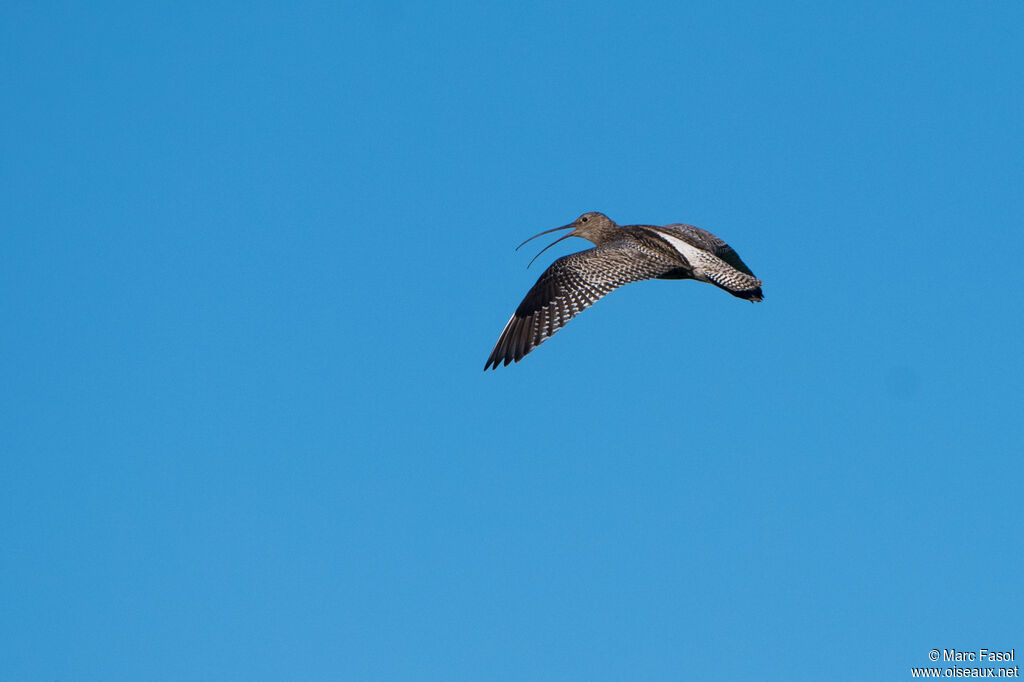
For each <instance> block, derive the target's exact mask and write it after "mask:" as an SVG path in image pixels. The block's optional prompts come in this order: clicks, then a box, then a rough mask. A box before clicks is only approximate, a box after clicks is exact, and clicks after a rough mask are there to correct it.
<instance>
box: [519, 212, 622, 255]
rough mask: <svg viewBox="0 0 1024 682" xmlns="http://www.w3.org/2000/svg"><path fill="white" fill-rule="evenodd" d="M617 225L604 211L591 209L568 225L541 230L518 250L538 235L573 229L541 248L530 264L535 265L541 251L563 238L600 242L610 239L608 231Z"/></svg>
mask: <svg viewBox="0 0 1024 682" xmlns="http://www.w3.org/2000/svg"><path fill="white" fill-rule="evenodd" d="M615 227H616V225H615V223H614V222H613V221H612V219H611V218H609V217H608V216H606V215H605V214H604V213H598V212H597V211H590V212H589V213H584V214H583V215H581V216H580V217H579V218H577V219H576V220H574V221H572V222H571V223H569V224H568V225H562V226H561V227H553V228H551V229H550V230H544V231H543V232H539V233H537V234H535V235H533V236H532V237H530V238H529V239H527V240H526V241H525V242H523V243H522V244H520V245H519V246H517V247H516V250H517V251H518V250H519V248H520V247H522V246H523V244H526V243H527V242H529V241H532V240H534V239H536V238H537V237H540V236H541V235H545V234H549V233H551V232H557V231H559V230H572V232H569V233H568V234H564V235H562V236H561V237H559V238H558V239H556V240H555V241H553V242H551V243H550V244H548V245H547V246H545V247H544V248H543V249H541V250H540V253H538V254H537V255H536V256H534V257H533V260H531V261H530V265H533V261H534V260H537V258H538V257H539V256H540V254H541V253H544V252H545V251H547V250H548V249H550V248H551V247H552V246H554V245H555V244H557V243H558V242H560V241H562V240H563V239H568V238H569V237H582V238H584V239H588V240H590V241H592V242H593V243H595V244H600V243H602V242H603V241H607V240H608V238H607V235H608V233H609V232H611V231H612V230H614V229H615ZM530 265H527V266H526V267H530Z"/></svg>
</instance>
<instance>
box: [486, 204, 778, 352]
mask: <svg viewBox="0 0 1024 682" xmlns="http://www.w3.org/2000/svg"><path fill="white" fill-rule="evenodd" d="M558 230H572V231H571V232H569V233H568V234H565V235H562V236H561V237H559V238H558V239H556V240H555V241H553V242H552V243H550V244H548V245H547V246H545V247H544V248H543V249H541V251H540V253H538V254H537V256H534V258H533V260H531V261H530V264H531V265H532V264H533V261H534V260H537V257H538V256H540V254H541V253H544V252H545V251H547V250H548V249H549V248H551V247H552V246H554V245H555V244H557V243H558V242H560V241H562V240H563V239H568V238H569V237H582V238H583V239H586V240H588V241H590V242H592V243H593V244H594V247H593V248H591V249H587V250H586V251H580V252H578V253H572V254H569V255H568V256H563V257H562V258H559V259H558V260H556V261H555V262H554V263H552V264H551V266H550V267H549V268H548V269H547V270H545V271H544V274H542V275H541V276H540V278H539V279H538V280H537V283H536V284H534V285H533V288H531V289H530V291H529V292H528V293H527V294H526V297H525V298H524V299H523V302H522V303H520V304H519V307H518V308H517V309H516V312H515V313H514V314H513V315H512V318H511V319H510V320H509V321H508V324H506V325H505V329H504V330H503V331H502V332H501V336H499V337H498V342H497V343H496V344H494V350H492V351H491V355H490V357H489V358H487V364H486V365H484V371H487V370H488V369H497V367H498V365H499V364H504V365H508V364H509V363H510V362H519V361H520V360H522V359H523V357H525V356H526V355H527V354H528V353H529V352H530V351H532V350H533V349H534V348H536V347H537V346H539V345H540V344H541V343H543V342H544V341H545V339H547V338H549V337H550V336H551V335H552V334H554V333H555V332H557V331H558V330H559V329H561V328H562V327H564V326H565V325H566V323H568V322H569V320H571V319H572V318H573V317H575V316H576V315H577V314H579V313H580V312H582V311H583V310H584V309H586V308H588V307H590V306H591V305H592V304H594V303H595V302H596V301H597V300H598V299H600V298H601V297H602V296H604V295H606V294H608V293H610V292H611V291H613V290H615V289H617V288H618V287H620V286H622V285H623V284H629V283H630V282H639V281H640V280H644V279H651V278H657V279H695V280H697V281H698V282H710V283H711V284H714V285H715V286H717V287H719V288H720V289H725V290H726V291H728V292H729V293H730V294H732V295H733V296H736V297H738V298H742V299H746V300H748V301H751V302H757V301H760V300H762V298H763V296H762V294H761V280H759V279H758V278H757V277H755V276H754V273H753V272H751V271H750V268H748V267H747V266H746V264H745V263H744V262H743V261H742V260H740V257H739V254H737V253H736V252H735V251H733V249H732V247H730V246H729V245H728V244H726V243H725V242H724V241H722V240H721V239H719V238H718V237H716V236H715V235H713V234H711V233H710V232H708V231H707V230H702V229H700V228H699V227H694V226H693V225H683V224H679V223H675V224H671V225H661V226H659V225H616V224H615V222H614V221H612V220H611V218H609V217H608V216H606V215H604V214H603V213H596V212H591V213H584V214H583V215H581V216H580V217H579V218H577V219H576V220H574V221H573V222H571V223H569V224H568V225H563V226H562V227H556V228H554V229H551V230H545V231H543V232H541V233H540V234H535V235H534V236H532V237H530V239H527V240H526V241H525V242H523V243H522V244H520V245H519V246H517V247H516V249H518V248H519V247H521V246H523V244H526V243H527V242H529V241H531V240H533V239H536V238H537V237H540V236H541V235H545V234H549V233H551V232H557V231H558ZM527 267H529V266H527Z"/></svg>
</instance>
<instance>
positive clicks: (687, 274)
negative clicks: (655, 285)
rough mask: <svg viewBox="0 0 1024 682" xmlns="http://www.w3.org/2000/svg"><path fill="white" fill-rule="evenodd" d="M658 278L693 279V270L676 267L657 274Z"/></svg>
mask: <svg viewBox="0 0 1024 682" xmlns="http://www.w3.org/2000/svg"><path fill="white" fill-rule="evenodd" d="M658 279H693V271H692V270H690V268H676V269H675V270H669V271H668V272H666V273H665V274H664V275H658Z"/></svg>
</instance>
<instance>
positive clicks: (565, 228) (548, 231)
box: [516, 224, 576, 268]
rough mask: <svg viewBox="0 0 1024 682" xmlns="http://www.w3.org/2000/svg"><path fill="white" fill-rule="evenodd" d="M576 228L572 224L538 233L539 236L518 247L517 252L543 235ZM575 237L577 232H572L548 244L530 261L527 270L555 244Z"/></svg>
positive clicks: (534, 236)
mask: <svg viewBox="0 0 1024 682" xmlns="http://www.w3.org/2000/svg"><path fill="white" fill-rule="evenodd" d="M574 227H576V226H575V225H572V224H569V225H562V226H561V227H553V228H551V229H550V230H544V231H543V232H538V233H537V234H535V235H533V236H532V237H530V238H529V239H527V240H526V241H525V242H523V243H522V244H520V245H519V246H517V247H516V251H518V250H519V249H520V248H521V247H522V246H524V245H525V244H526V243H527V242H530V241H533V240H534V239H536V238H537V237H541V236H543V235H546V234H551V233H552V232H558V231H559V230H569V229H572V228H574ZM574 235H575V232H570V233H569V234H566V235H562V236H561V237H559V238H558V239H556V240H555V241H553V242H551V243H550V244H548V245H547V246H545V247H544V248H543V249H541V250H540V252H539V253H538V254H537V255H536V256H534V257H533V260H531V261H530V263H529V265H527V266H526V267H527V268H529V267H530V265H533V261H535V260H537V259H538V258H540V254H541V253H544V252H545V251H547V250H548V249H550V248H551V247H552V246H554V245H555V244H557V243H558V242H560V241H562V240H563V239H568V238H569V237H572V236H574Z"/></svg>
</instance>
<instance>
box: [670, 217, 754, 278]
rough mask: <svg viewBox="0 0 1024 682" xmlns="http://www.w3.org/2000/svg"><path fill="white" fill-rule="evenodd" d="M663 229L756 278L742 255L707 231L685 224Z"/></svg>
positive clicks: (672, 225) (675, 224)
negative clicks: (677, 234) (674, 233)
mask: <svg viewBox="0 0 1024 682" xmlns="http://www.w3.org/2000/svg"><path fill="white" fill-rule="evenodd" d="M661 229H663V230H671V231H672V232H676V233H679V234H681V235H682V236H684V237H685V238H686V241H688V242H690V243H691V244H693V245H694V246H698V247H700V248H702V249H704V250H705V251H710V252H711V253H713V254H715V255H716V256H718V257H719V258H721V259H722V260H724V261H725V262H726V263H728V264H729V265H731V266H733V267H734V268H736V269H737V270H739V271H740V272H745V273H746V274H748V275H750V276H751V277H753V276H754V273H753V272H751V271H750V268H748V267H747V264H746V263H744V262H743V260H742V259H741V258H740V255H739V254H738V253H736V251H735V250H733V248H732V247H731V246H729V245H728V244H726V243H725V242H724V241H722V240H721V239H719V238H718V237H716V236H715V235H713V234H711V233H710V232H708V231H707V230H702V229H701V228H699V227H696V226H694V225H684V224H683V223H672V224H671V225H666V226H665V227H663V228H661Z"/></svg>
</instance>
